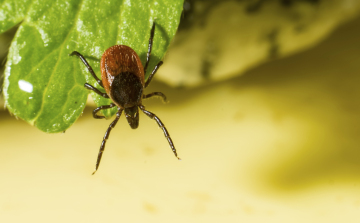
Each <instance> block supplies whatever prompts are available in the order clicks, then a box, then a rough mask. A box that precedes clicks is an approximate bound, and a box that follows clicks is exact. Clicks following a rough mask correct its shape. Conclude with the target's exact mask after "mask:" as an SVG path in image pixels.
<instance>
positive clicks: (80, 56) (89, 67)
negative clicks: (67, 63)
mask: <svg viewBox="0 0 360 223" xmlns="http://www.w3.org/2000/svg"><path fill="white" fill-rule="evenodd" d="M74 55H76V56H78V57H79V58H80V59H81V61H82V62H83V63H84V64H85V66H86V67H87V69H88V70H89V72H90V74H91V75H92V76H93V77H94V78H95V80H96V81H97V82H98V84H100V86H101V87H104V86H103V84H102V81H101V80H100V79H99V78H98V77H97V76H96V74H95V72H94V71H93V69H92V68H91V66H90V65H89V63H88V62H87V61H86V59H85V57H84V56H83V55H81V54H80V53H79V52H77V51H73V52H72V53H71V54H70V56H74Z"/></svg>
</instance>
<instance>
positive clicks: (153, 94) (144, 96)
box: [142, 92, 167, 102]
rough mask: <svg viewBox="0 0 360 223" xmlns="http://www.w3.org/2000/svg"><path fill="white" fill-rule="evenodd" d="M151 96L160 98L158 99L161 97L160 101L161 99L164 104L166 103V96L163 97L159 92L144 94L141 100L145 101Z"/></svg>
mask: <svg viewBox="0 0 360 223" xmlns="http://www.w3.org/2000/svg"><path fill="white" fill-rule="evenodd" d="M152 96H160V97H162V99H163V101H164V102H167V100H166V96H165V95H164V94H163V93H161V92H152V93H150V94H144V95H143V97H142V98H143V99H146V98H150V97H152Z"/></svg>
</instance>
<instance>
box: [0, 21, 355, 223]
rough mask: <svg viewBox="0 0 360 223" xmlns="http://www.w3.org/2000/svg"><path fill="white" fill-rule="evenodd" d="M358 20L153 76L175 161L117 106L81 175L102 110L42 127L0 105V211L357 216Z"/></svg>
mask: <svg viewBox="0 0 360 223" xmlns="http://www.w3.org/2000/svg"><path fill="white" fill-rule="evenodd" d="M359 27H360V20H357V21H355V22H352V23H350V24H348V25H346V26H345V27H342V28H341V29H339V30H338V31H337V32H336V33H335V34H334V35H333V36H331V37H330V38H329V39H328V40H326V41H325V42H324V43H322V44H320V45H319V46H317V47H315V48H314V49H312V50H310V51H307V52H304V53H301V54H298V55H295V56H292V57H291V58H286V59H283V60H278V61H273V62H271V63H268V64H266V65H263V66H261V67H258V68H256V69H254V70H252V71H251V72H249V73H247V74H246V75H245V76H242V77H239V78H236V79H232V80H230V81H227V82H223V83H218V84H213V85H210V86H207V87H203V88H200V89H193V90H185V89H172V88H169V87H166V86H165V85H162V84H159V83H153V84H152V85H151V89H150V90H149V91H151V90H161V91H163V92H164V93H165V94H167V96H168V97H169V99H170V103H168V104H162V103H161V102H160V100H157V99H149V100H148V101H146V102H145V103H144V104H145V105H146V107H147V109H149V110H150V111H153V112H154V113H155V114H157V115H158V116H159V117H160V118H161V119H162V121H163V122H164V123H165V125H166V126H167V128H168V129H169V132H170V134H171V136H172V138H173V140H174V143H175V145H176V148H177V150H178V154H179V156H180V157H181V158H182V159H183V160H182V161H177V160H176V158H175V157H174V156H173V154H172V152H171V150H170V149H169V146H168V144H167V142H166V140H165V138H164V137H163V133H162V132H161V130H160V129H159V128H158V127H157V125H156V123H155V122H154V121H153V120H151V119H149V118H147V117H146V116H145V115H143V114H141V117H140V126H139V128H138V129H137V130H132V129H130V127H129V126H128V124H127V123H126V120H125V118H124V117H122V118H121V120H120V121H119V123H118V125H117V127H116V128H115V129H114V130H113V131H112V132H111V135H110V139H109V141H108V144H107V146H106V150H105V154H104V157H103V160H102V163H101V165H100V169H99V171H98V172H97V173H96V174H95V175H94V176H92V175H91V173H92V171H93V168H94V165H95V160H96V156H97V152H98V149H99V146H100V142H101V139H102V137H103V135H104V132H105V130H106V128H107V126H108V125H109V124H110V122H111V121H110V120H95V119H93V118H92V117H91V110H92V109H93V108H87V109H86V110H85V112H84V115H83V116H82V117H81V118H80V119H79V120H78V121H77V122H76V123H75V124H74V125H73V126H72V127H71V128H70V129H69V130H68V131H66V133H65V134H53V135H49V134H45V133H42V132H40V131H39V130H37V129H36V128H34V127H31V126H29V125H28V124H26V123H25V122H24V121H21V120H16V119H15V118H14V117H11V116H10V115H8V113H7V111H0V137H1V140H0V167H1V168H0V176H1V178H0V179H1V183H0V222H6V223H8V222H62V223H63V222H182V223H183V222H301V223H302V222H359V221H360V146H359V143H360V139H359V135H360V134H359V133H360V106H359V103H360V101H359V99H360V97H359V96H360V88H359V84H360V29H359ZM169 75H171V74H169ZM149 91H148V92H149Z"/></svg>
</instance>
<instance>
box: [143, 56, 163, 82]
mask: <svg viewBox="0 0 360 223" xmlns="http://www.w3.org/2000/svg"><path fill="white" fill-rule="evenodd" d="M162 64H163V62H162V61H160V62H159V63H158V64H157V65H156V66H155V68H154V70H153V71H152V72H151V74H150V76H149V77H148V79H147V80H146V82H145V87H147V86H148V85H149V84H150V82H151V79H152V78H153V77H154V75H155V73H156V71H157V70H158V69H159V67H160V66H161V65H162Z"/></svg>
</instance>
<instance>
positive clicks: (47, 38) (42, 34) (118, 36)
mask: <svg viewBox="0 0 360 223" xmlns="http://www.w3.org/2000/svg"><path fill="white" fill-rule="evenodd" d="M182 5H183V0H153V1H148V0H112V1H109V0H107V1H105V0H103V1H101V0H82V1H79V0H57V1H55V0H53V1H47V0H2V1H1V0H0V32H5V31H6V30H8V29H10V28H11V27H13V26H15V25H17V24H19V23H20V26H19V29H18V30H17V32H16V35H15V37H14V40H13V42H12V44H11V47H10V50H9V54H8V60H7V63H6V68H5V80H4V96H5V102H6V106H7V108H8V109H9V110H10V112H12V113H13V114H14V115H15V116H17V117H20V118H21V119H23V120H25V121H27V122H29V123H30V124H33V125H35V126H36V127H37V128H39V129H40V130H42V131H45V132H61V131H64V130H66V129H67V128H69V127H70V125H72V124H73V123H74V122H75V121H76V119H77V118H78V117H79V116H80V115H81V113H82V111H83V109H84V107H85V104H86V100H87V95H88V93H89V91H88V90H86V89H85V88H84V83H86V82H87V83H89V84H91V85H93V86H95V87H96V88H98V89H99V90H101V91H103V92H104V90H103V89H102V88H101V87H100V86H99V85H98V84H97V83H96V81H95V80H94V78H93V77H92V76H91V75H90V73H89V72H88V70H87V69H86V67H85V66H84V64H82V62H81V61H80V59H79V58H77V57H70V56H69V54H70V53H71V52H72V51H75V50H76V51H78V52H80V53H81V54H83V55H84V56H85V57H86V58H87V60H88V62H89V64H90V65H91V66H92V68H93V70H94V71H95V73H96V74H97V76H98V77H99V78H100V77H101V74H100V58H101V56H102V53H103V52H104V51H105V50H106V49H107V48H109V47H110V46H113V45H116V44H122V45H127V46H130V47H131V48H133V49H134V50H135V52H137V54H138V55H139V57H140V59H141V61H142V62H143V64H144V62H145V61H146V53H147V49H148V43H149V36H150V29H151V26H152V23H153V21H154V19H156V20H155V22H156V29H155V37H154V42H153V48H152V54H151V60H150V64H149V69H148V72H147V74H146V75H145V78H147V77H148V75H149V73H150V72H151V70H152V69H153V68H154V67H155V65H156V64H157V63H158V62H159V61H160V60H161V59H162V58H163V57H164V55H165V52H166V50H167V48H168V46H169V44H170V41H171V39H172V38H173V37H174V35H175V32H176V30H177V26H178V24H179V21H180V15H181V12H182ZM91 95H92V97H93V99H94V101H95V103H96V104H97V105H98V106H100V105H107V104H110V103H111V101H110V100H109V99H104V98H101V97H100V96H99V95H97V94H95V93H93V92H92V93H91ZM103 111H104V112H103V114H104V115H105V116H106V117H111V116H112V115H114V114H115V113H116V111H117V109H116V108H112V109H107V110H103Z"/></svg>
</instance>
